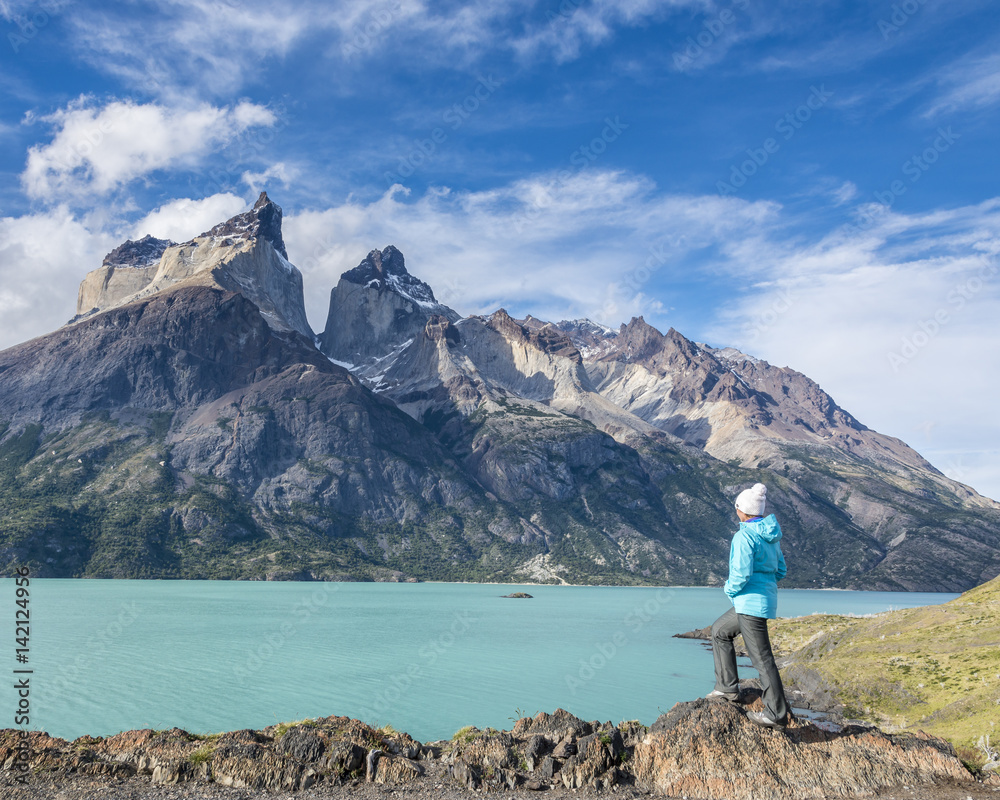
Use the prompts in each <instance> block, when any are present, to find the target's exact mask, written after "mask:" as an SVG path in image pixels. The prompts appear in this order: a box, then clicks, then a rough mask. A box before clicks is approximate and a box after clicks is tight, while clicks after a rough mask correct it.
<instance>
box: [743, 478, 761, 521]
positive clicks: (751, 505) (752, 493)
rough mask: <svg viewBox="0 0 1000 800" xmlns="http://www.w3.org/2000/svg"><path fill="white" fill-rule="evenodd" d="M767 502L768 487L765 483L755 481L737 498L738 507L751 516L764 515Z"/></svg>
mask: <svg viewBox="0 0 1000 800" xmlns="http://www.w3.org/2000/svg"><path fill="white" fill-rule="evenodd" d="M766 502H767V487H766V486H765V485H764V484H763V483H755V484H754V485H753V486H751V487H750V488H749V489H744V490H743V491H742V492H740V493H739V496H738V497H737V498H736V508H737V509H739V510H740V511H742V512H743V513H744V514H746V515H747V516H750V517H760V516H763V515H764V505H765V504H766Z"/></svg>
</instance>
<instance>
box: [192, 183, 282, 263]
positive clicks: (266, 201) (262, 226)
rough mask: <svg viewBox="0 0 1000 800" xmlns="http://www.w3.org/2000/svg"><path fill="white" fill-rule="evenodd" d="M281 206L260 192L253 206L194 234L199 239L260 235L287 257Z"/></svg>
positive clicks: (253, 236) (254, 236)
mask: <svg viewBox="0 0 1000 800" xmlns="http://www.w3.org/2000/svg"><path fill="white" fill-rule="evenodd" d="M281 216H282V214H281V206H279V205H278V204H277V203H274V202H273V201H272V200H271V199H270V198H269V197H268V196H267V192H261V193H260V197H258V198H257V202H256V203H254V205H253V208H251V209H250V210H249V211H246V212H244V213H243V214H237V215H236V216H235V217H233V218H232V219H228V220H226V221H225V222H222V223H220V224H218V225H216V226H215V227H214V228H212V229H211V230H208V231H206V232H205V233H203V234H201V236H196V237H195V238H196V239H201V238H203V237H206V236H211V237H215V238H228V239H252V238H256V237H260V238H262V239H264V240H266V241H268V242H270V243H271V246H272V247H274V249H275V250H277V251H278V252H279V253H281V256H282V258H288V252H287V251H286V250H285V240H284V239H283V238H282V236H281Z"/></svg>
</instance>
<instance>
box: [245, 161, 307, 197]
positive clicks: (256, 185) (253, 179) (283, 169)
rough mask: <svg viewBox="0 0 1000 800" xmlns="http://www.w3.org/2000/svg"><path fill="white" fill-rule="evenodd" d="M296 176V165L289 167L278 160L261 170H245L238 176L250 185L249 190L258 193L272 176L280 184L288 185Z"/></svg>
mask: <svg viewBox="0 0 1000 800" xmlns="http://www.w3.org/2000/svg"><path fill="white" fill-rule="evenodd" d="M298 176H299V170H298V169H297V168H296V167H290V166H288V165H287V164H285V162H284V161H279V162H277V163H275V164H272V165H271V166H269V167H268V168H267V169H266V170H264V171H263V172H251V171H250V170H247V171H246V172H244V173H243V174H242V175H241V176H240V180H241V181H243V183H245V184H246V185H247V186H249V187H250V191H251V192H253V193H254V194H258V193H260V192H262V191H266V190H267V187H268V185H269V184H268V181H269V180H270V179H272V178H273V179H275V180H278V181H280V182H281V185H282V186H289V185H290V184H291V183H292V182H293V181H294V180H296V179H297V178H298Z"/></svg>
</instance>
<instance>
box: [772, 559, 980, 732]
mask: <svg viewBox="0 0 1000 800" xmlns="http://www.w3.org/2000/svg"><path fill="white" fill-rule="evenodd" d="M772 638H773V644H774V647H775V649H776V650H777V651H779V652H780V653H782V654H784V658H783V666H782V675H783V676H784V677H785V679H786V681H787V683H788V685H789V687H794V686H795V685H796V684H804V685H815V684H817V683H820V684H821V685H822V683H825V684H827V685H828V686H829V687H831V689H832V692H833V694H834V696H835V697H836V699H837V700H838V701H839V702H840V703H841V704H843V706H844V714H845V715H846V716H852V717H858V718H865V719H870V720H873V721H877V722H878V723H879V725H880V726H882V727H887V726H888V727H897V728H908V729H914V730H923V731H926V732H927V733H931V734H934V735H936V736H941V737H943V738H945V739H948V740H949V741H951V742H953V743H954V744H955V745H957V746H961V747H971V746H972V745H973V744H974V743H975V742H976V741H977V740H978V739H979V737H980V736H982V735H983V734H990V735H991V736H992V737H993V739H994V740H996V739H998V738H1000V730H998V729H997V723H1000V578H994V579H993V580H991V581H989V582H988V583H985V584H983V585H982V586H978V587H976V588H975V589H971V590H970V591H968V592H966V593H965V594H963V595H961V596H960V597H958V598H956V599H954V600H952V601H951V602H948V603H944V604H942V605H936V606H923V607H920V608H910V609H904V610H901V611H889V612H886V613H883V614H877V615H874V616H871V617H841V616H834V615H830V616H809V617H800V618H797V619H783V620H779V621H778V622H777V623H776V624H775V625H774V628H773V637H772Z"/></svg>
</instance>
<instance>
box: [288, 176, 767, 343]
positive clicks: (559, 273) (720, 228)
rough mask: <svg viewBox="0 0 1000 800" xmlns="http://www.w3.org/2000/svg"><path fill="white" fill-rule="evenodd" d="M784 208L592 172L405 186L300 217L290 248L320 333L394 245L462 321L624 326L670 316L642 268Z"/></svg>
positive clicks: (747, 231)
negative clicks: (421, 189) (502, 182)
mask: <svg viewBox="0 0 1000 800" xmlns="http://www.w3.org/2000/svg"><path fill="white" fill-rule="evenodd" d="M776 210H777V207H776V206H774V205H773V204H770V203H747V202H744V201H742V200H735V199H727V198H721V197H717V196H708V197H689V196H663V195H658V194H657V193H656V192H655V191H654V186H653V185H652V184H651V183H650V182H649V181H647V180H645V179H642V178H637V177H634V176H629V175H625V174H622V173H618V172H606V171H605V172H600V171H597V170H583V171H580V172H578V173H574V174H571V175H568V176H567V175H563V176H562V177H560V176H558V175H551V174H550V175H544V176H536V177H534V178H531V179H526V180H520V181H516V182H514V183H511V184H508V185H506V186H501V187H498V188H496V189H492V190H487V191H480V192H454V191H450V190H448V189H437V190H432V191H429V192H428V193H427V194H425V195H424V196H422V197H420V198H416V199H410V198H408V197H407V196H406V194H405V192H404V191H403V190H402V189H401V188H398V189H396V190H394V191H390V192H387V193H386V194H385V195H384V196H383V197H381V198H380V199H379V200H377V201H375V202H372V203H361V202H356V201H348V202H345V203H344V204H343V205H340V206H338V207H335V208H330V209H326V210H320V211H310V212H303V213H299V214H295V215H291V216H289V217H288V218H287V219H286V224H285V230H286V234H285V241H286V244H287V246H288V248H289V256H290V258H291V260H292V261H293V262H294V263H295V264H296V265H297V266H298V267H299V268H300V269H302V271H303V273H304V275H305V277H306V283H307V287H308V290H307V298H306V304H307V311H308V313H309V316H310V319H311V320H312V323H313V326H314V327H315V328H316V329H317V330H321V329H322V328H323V327H324V325H325V321H326V313H327V305H326V304H327V302H328V293H329V289H330V288H331V287H332V286H334V285H335V284H336V282H337V280H338V279H339V278H340V275H341V273H342V272H344V271H345V270H347V269H350V268H352V267H354V266H356V265H357V264H358V262H359V261H360V260H361V259H362V258H363V257H364V256H365V254H367V253H368V251H369V250H371V249H373V248H376V247H377V248H379V249H381V248H383V247H385V246H386V245H388V244H394V245H396V246H397V247H398V248H399V249H400V250H401V251H402V252H403V254H404V256H405V257H406V259H407V264H408V265H409V266H410V267H411V268H412V271H413V274H415V275H416V276H417V277H419V278H421V279H423V280H425V281H427V282H428V283H430V284H431V287H432V288H433V289H434V291H435V293H436V295H437V296H438V299H439V300H441V301H442V302H444V303H447V304H448V305H451V306H453V307H454V308H455V309H456V310H457V311H459V312H460V313H464V314H470V313H486V312H490V311H494V310H496V308H497V307H499V306H501V305H503V306H508V307H510V308H511V310H523V311H530V312H531V313H533V314H534V315H536V316H546V315H548V316H549V317H555V318H562V317H577V316H590V317H592V318H595V319H598V320H600V321H603V322H609V323H612V324H617V323H618V322H619V321H621V320H623V319H628V318H629V317H630V316H631V315H632V314H643V313H646V314H648V313H651V312H653V311H657V310H659V309H660V308H661V304H660V303H659V301H658V300H657V299H655V298H653V297H651V296H650V293H649V292H650V290H649V287H648V280H649V275H648V274H646V275H645V276H643V275H642V274H639V273H641V272H642V270H647V273H648V272H649V271H652V272H655V271H660V272H661V273H663V274H669V273H670V272H671V270H672V269H673V268H674V267H673V265H674V264H675V263H677V262H679V261H680V260H681V259H682V258H683V257H684V256H686V255H687V254H689V253H691V252H692V251H694V250H697V249H700V248H704V247H707V246H709V245H711V244H712V243H714V242H715V241H717V240H719V239H720V238H728V237H733V238H741V237H747V236H750V235H751V234H752V231H753V230H754V229H755V228H756V227H757V226H758V225H759V224H760V223H762V222H763V221H766V220H768V219H770V218H771V217H773V215H774V214H775V213H776ZM637 275H638V277H636V276H637Z"/></svg>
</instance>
